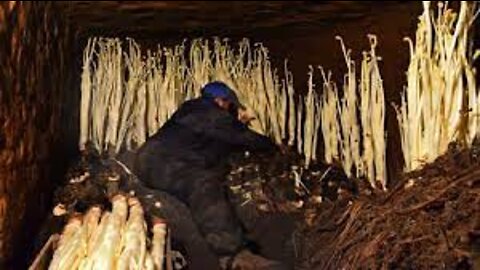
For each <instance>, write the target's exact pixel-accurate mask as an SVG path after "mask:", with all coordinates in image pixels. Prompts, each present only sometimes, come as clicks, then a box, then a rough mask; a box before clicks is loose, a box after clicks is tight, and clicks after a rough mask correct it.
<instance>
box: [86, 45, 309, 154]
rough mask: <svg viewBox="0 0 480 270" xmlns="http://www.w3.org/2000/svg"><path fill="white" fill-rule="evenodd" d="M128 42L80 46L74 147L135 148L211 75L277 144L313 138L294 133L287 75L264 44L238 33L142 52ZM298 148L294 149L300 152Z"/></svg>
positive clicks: (292, 100) (255, 126) (290, 82)
mask: <svg viewBox="0 0 480 270" xmlns="http://www.w3.org/2000/svg"><path fill="white" fill-rule="evenodd" d="M127 41H128V42H126V44H122V42H120V40H118V39H109V38H93V39H89V41H88V44H87V47H86V48H85V50H84V61H83V72H82V85H81V92H82V97H81V103H82V104H81V117H80V133H81V134H80V142H79V144H80V149H85V145H86V144H87V143H88V142H93V145H94V146H95V147H96V150H98V151H99V152H106V151H107V150H108V151H110V153H112V154H117V153H119V152H120V151H121V150H122V149H135V148H136V147H138V146H139V145H140V144H142V143H143V142H144V141H145V140H146V138H148V137H149V136H152V135H153V134H154V133H155V132H156V131H157V130H158V128H159V127H161V126H162V124H163V123H165V121H167V119H168V118H169V117H170V116H171V115H172V113H173V112H174V111H175V110H176V109H177V108H178V106H179V105H180V104H181V103H182V102H183V101H185V100H186V99H191V98H195V97H198V96H199V95H200V89H201V88H202V87H203V86H204V85H205V84H206V83H208V82H211V81H215V80H220V81H223V82H225V83H226V84H227V85H229V86H230V87H232V88H233V89H234V90H235V91H236V92H237V94H238V96H239V99H240V100H241V102H242V103H243V104H244V105H245V106H246V107H247V113H248V114H250V115H251V117H252V118H253V119H254V120H253V121H251V122H250V125H251V128H252V129H254V130H256V131H258V132H260V133H263V134H265V135H268V136H271V137H272V138H273V139H274V140H275V141H277V142H278V143H280V142H281V141H283V140H287V141H288V142H289V144H290V145H292V144H293V143H294V141H295V139H299V140H300V141H302V140H304V141H308V142H310V141H312V140H313V141H316V140H315V139H313V137H312V138H296V137H298V136H303V135H299V134H297V132H298V131H299V130H302V129H303V126H300V125H302V124H301V123H300V124H299V123H298V122H297V118H298V117H297V116H298V115H297V114H296V113H297V112H296V110H295V109H296V107H297V104H295V103H296V101H295V98H294V89H293V78H292V74H291V73H290V72H289V71H288V69H287V65H286V63H285V73H284V76H285V78H282V79H281V78H279V76H278V75H277V71H276V70H275V69H273V68H272V65H271V63H270V60H269V53H268V50H267V48H265V47H264V46H263V45H261V44H255V45H254V46H253V47H252V46H251V45H250V42H249V41H248V40H247V39H244V40H242V41H241V42H240V43H239V44H238V47H237V48H232V47H230V45H229V44H228V40H224V41H221V40H220V39H218V38H216V39H214V40H213V42H209V41H208V40H202V39H195V40H193V41H192V42H191V43H190V45H189V47H187V46H186V45H185V43H184V44H181V45H178V46H176V47H174V48H162V47H159V48H158V49H157V51H156V52H152V51H147V52H146V53H144V54H142V51H141V50H140V46H139V45H138V44H137V43H136V42H135V41H133V40H132V39H128V40H127ZM307 100H309V101H311V98H307ZM300 103H303V100H301V101H300ZM300 106H301V105H300ZM309 136H313V134H310V135H309ZM311 147H312V146H311V145H308V149H310V148H311ZM304 150H305V149H304V148H303V147H299V151H300V153H302V152H303V151H304ZM308 151H311V150H308ZM308 155H309V156H310V155H311V154H308Z"/></svg>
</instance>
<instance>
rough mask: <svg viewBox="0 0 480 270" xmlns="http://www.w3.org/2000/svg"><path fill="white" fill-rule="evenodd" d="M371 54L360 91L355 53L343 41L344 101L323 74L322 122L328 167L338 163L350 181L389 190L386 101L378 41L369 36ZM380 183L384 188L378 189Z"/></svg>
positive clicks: (367, 54)
mask: <svg viewBox="0 0 480 270" xmlns="http://www.w3.org/2000/svg"><path fill="white" fill-rule="evenodd" d="M368 38H369V41H370V50H369V51H368V52H364V54H363V55H364V57H363V60H362V64H361V69H360V82H359V85H358V87H357V81H356V70H355V63H354V61H353V60H352V59H351V56H350V55H351V51H350V50H347V49H346V48H345V45H344V44H343V40H342V39H341V38H340V37H337V39H338V40H339V41H340V44H341V47H342V51H343V54H344V58H345V61H346V64H347V73H346V74H345V76H344V81H343V97H342V98H341V99H340V98H339V95H338V90H337V87H336V84H335V83H334V82H332V80H331V73H330V72H329V73H328V75H327V74H325V71H324V70H323V68H321V67H320V71H321V74H322V79H323V97H322V99H321V100H320V112H319V114H320V118H321V121H322V134H323V138H324V149H325V153H324V157H325V161H326V162H327V163H335V162H338V163H340V164H341V165H342V167H343V169H344V171H345V173H346V174H347V176H348V177H352V176H356V177H363V178H366V179H367V180H368V182H369V183H370V185H371V186H372V187H373V188H381V189H384V190H385V189H386V184H387V176H386V170H385V166H386V158H385V156H386V143H385V142H386V136H385V127H384V125H385V97H384V89H383V82H382V79H381V76H380V70H379V68H378V61H379V57H378V56H377V55H376V53H375V47H376V46H377V40H376V37H375V36H373V35H368ZM353 168H355V172H353ZM378 183H380V186H378Z"/></svg>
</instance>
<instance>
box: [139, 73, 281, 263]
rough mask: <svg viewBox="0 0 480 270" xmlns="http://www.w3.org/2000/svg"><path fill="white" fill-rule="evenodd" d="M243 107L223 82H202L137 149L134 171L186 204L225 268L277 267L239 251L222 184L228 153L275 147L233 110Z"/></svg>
mask: <svg viewBox="0 0 480 270" xmlns="http://www.w3.org/2000/svg"><path fill="white" fill-rule="evenodd" d="M242 108H243V106H242V105H241V104H240V103H239V101H238V98H237V96H236V94H235V93H234V91H233V90H231V89H230V88H229V87H228V86H227V85H225V84H224V83H222V82H213V83H209V84H207V85H206V86H205V87H204V88H203V89H202V96H201V97H200V98H197V99H193V100H189V101H186V102H185V103H184V104H182V105H181V106H180V108H179V109H178V110H177V111H176V112H175V113H174V114H173V116H172V117H171V118H170V119H169V120H168V121H167V122H166V123H165V124H164V125H163V126H162V127H161V128H160V129H159V130H158V132H157V133H156V134H154V135H153V136H152V137H150V138H149V139H148V140H147V141H146V143H145V144H144V145H143V146H142V147H141V148H140V149H139V151H138V154H137V157H136V161H135V166H134V171H135V173H136V174H137V176H138V177H139V178H140V180H141V181H143V182H144V183H145V184H146V185H147V186H149V187H150V188H154V189H158V190H162V191H165V192H168V193H169V194H171V195H173V196H175V197H177V198H178V199H179V200H180V201H182V202H184V203H185V204H186V205H187V206H188V207H189V208H190V211H191V213H192V216H193V219H194V221H195V222H196V224H197V226H198V227H199V230H200V231H201V233H202V234H203V235H204V237H205V239H206V241H207V242H208V243H209V245H210V247H211V249H212V250H213V251H214V252H215V253H216V254H217V255H218V256H219V257H220V258H221V261H222V262H223V263H224V264H225V265H227V266H226V267H227V268H228V265H230V267H231V266H232V265H235V266H236V267H240V269H281V268H278V267H280V266H278V265H277V263H275V262H273V261H269V260H266V259H263V258H262V257H260V256H256V255H253V254H252V253H250V252H248V251H246V250H245V249H244V242H245V239H244V237H243V233H242V228H241V225H240V222H239V220H238V219H237V218H236V216H235V214H234V211H233V207H232V206H231V205H230V204H229V202H228V200H227V195H226V190H224V187H223V185H222V181H223V180H224V179H225V176H226V174H227V173H228V164H227V160H228V156H229V155H230V154H232V153H234V152H236V151H245V150H249V151H265V152H268V151H276V150H277V149H278V148H277V146H276V145H275V144H274V143H273V142H272V141H271V140H270V139H269V138H268V137H265V136H263V135H260V134H258V133H256V132H254V131H252V130H250V129H249V128H248V127H247V126H246V125H245V124H244V123H243V121H240V120H239V119H242V118H241V117H239V116H238V115H237V112H238V110H239V109H242ZM243 119H245V118H243ZM247 120H248V119H247ZM239 254H240V255H239ZM249 264H256V266H254V268H252V266H251V265H249ZM242 265H243V266H244V267H242ZM260 265H264V266H267V265H268V266H269V267H267V268H259V266H260Z"/></svg>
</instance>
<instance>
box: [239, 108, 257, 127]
mask: <svg viewBox="0 0 480 270" xmlns="http://www.w3.org/2000/svg"><path fill="white" fill-rule="evenodd" d="M254 119H255V116H253V114H252V113H250V112H249V111H248V110H245V109H242V108H239V109H238V121H240V122H242V123H244V124H245V125H248V123H250V122H251V121H252V120H254Z"/></svg>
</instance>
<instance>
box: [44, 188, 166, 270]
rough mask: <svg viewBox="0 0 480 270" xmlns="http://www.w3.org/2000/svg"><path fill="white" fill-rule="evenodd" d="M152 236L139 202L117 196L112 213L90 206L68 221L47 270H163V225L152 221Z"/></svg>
mask: <svg viewBox="0 0 480 270" xmlns="http://www.w3.org/2000/svg"><path fill="white" fill-rule="evenodd" d="M152 235H153V236H152V237H151V238H150V237H149V233H148V230H147V223H146V221H145V219H144V210H143V208H142V206H141V204H140V201H139V200H138V199H137V198H135V197H128V198H127V197H126V196H123V195H116V196H115V197H113V199H112V211H111V212H110V211H103V212H102V209H101V208H100V207H99V206H93V207H91V208H90V209H89V210H88V211H87V212H86V214H85V215H80V214H79V215H74V216H73V217H71V218H70V220H69V221H68V223H67V225H66V226H65V228H64V230H63V232H62V235H61V237H60V240H59V243H58V247H57V249H56V251H55V253H54V256H53V259H52V261H51V263H50V267H49V269H51V270H54V269H82V270H83V269H85V270H86V269H152V270H153V269H163V264H164V251H165V248H164V247H165V239H166V238H165V236H166V225H165V223H163V222H161V221H154V222H153V228H152Z"/></svg>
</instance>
